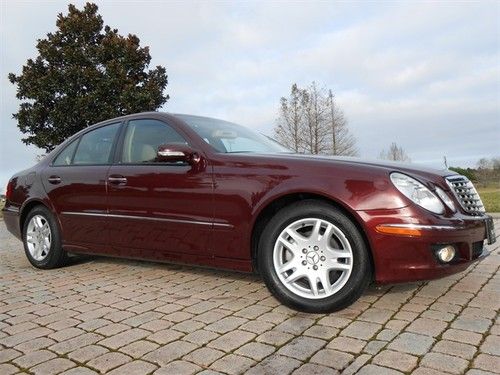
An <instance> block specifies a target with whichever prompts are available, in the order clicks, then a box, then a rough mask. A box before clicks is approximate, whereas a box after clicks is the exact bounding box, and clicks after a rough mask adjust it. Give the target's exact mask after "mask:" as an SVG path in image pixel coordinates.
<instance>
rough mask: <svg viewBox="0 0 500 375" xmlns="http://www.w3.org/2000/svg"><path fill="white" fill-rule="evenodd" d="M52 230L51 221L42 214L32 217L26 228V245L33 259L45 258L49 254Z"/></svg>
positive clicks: (40, 259)
mask: <svg viewBox="0 0 500 375" xmlns="http://www.w3.org/2000/svg"><path fill="white" fill-rule="evenodd" d="M51 241H52V232H51V230H50V225H49V222H48V221H47V219H46V218H45V217H43V216H42V215H35V216H33V217H32V218H31V220H30V221H29V223H28V228H27V229H26V245H27V246H28V251H29V252H30V255H31V256H32V258H33V259H35V260H36V261H42V260H44V259H45V258H46V257H47V255H49V250H50V244H51Z"/></svg>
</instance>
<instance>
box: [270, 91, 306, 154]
mask: <svg viewBox="0 0 500 375" xmlns="http://www.w3.org/2000/svg"><path fill="white" fill-rule="evenodd" d="M280 104H281V105H280V117H279V119H278V125H277V127H276V128H275V129H274V131H275V134H276V138H277V139H278V140H279V141H280V142H281V143H282V144H283V145H284V146H286V147H288V148H289V149H291V150H294V151H295V152H301V151H303V147H302V132H303V124H304V93H303V92H302V90H300V89H299V88H298V87H297V84H295V83H294V84H293V85H292V91H291V94H290V98H285V97H282V98H281V100H280Z"/></svg>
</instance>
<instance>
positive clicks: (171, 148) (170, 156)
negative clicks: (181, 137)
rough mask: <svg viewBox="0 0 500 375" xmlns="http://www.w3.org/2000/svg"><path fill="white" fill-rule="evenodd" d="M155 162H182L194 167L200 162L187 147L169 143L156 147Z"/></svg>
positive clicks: (196, 155)
mask: <svg viewBox="0 0 500 375" xmlns="http://www.w3.org/2000/svg"><path fill="white" fill-rule="evenodd" d="M156 160H157V161H159V162H165V163H175V162H184V163H188V164H191V165H195V164H198V163H199V162H200V160H201V157H200V154H198V153H197V152H196V151H195V150H193V149H192V148H191V147H189V146H188V145H185V144H177V143H170V144H165V145H160V146H159V147H158V152H157V153H156Z"/></svg>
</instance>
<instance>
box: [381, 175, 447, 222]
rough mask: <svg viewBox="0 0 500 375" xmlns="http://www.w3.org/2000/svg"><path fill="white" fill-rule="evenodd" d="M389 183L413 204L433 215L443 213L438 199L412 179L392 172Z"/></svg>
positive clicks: (442, 207)
mask: <svg viewBox="0 0 500 375" xmlns="http://www.w3.org/2000/svg"><path fill="white" fill-rule="evenodd" d="M391 181H392V183H393V184H394V186H396V188H397V189H398V190H399V191H400V192H401V193H402V194H403V195H404V196H405V197H407V198H408V199H410V200H411V201H413V202H414V203H416V204H418V205H419V206H421V207H423V208H425V209H426V210H429V211H431V212H434V213H435V214H442V213H444V206H443V204H442V203H441V201H440V200H439V199H438V197H436V196H435V195H434V194H433V193H432V191H430V190H429V189H427V188H426V187H425V186H424V185H422V184H421V183H420V182H418V181H417V180H415V179H414V178H412V177H410V176H407V175H405V174H402V173H397V172H394V173H391Z"/></svg>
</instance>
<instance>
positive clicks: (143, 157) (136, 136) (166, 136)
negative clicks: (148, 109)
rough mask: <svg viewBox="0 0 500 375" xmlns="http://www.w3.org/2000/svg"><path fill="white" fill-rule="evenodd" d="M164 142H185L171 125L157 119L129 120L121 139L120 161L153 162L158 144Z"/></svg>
mask: <svg viewBox="0 0 500 375" xmlns="http://www.w3.org/2000/svg"><path fill="white" fill-rule="evenodd" d="M166 143H181V144H187V142H186V140H185V139H184V138H183V137H182V136H181V135H180V134H179V133H177V132H176V131H175V130H174V129H173V128H172V127H170V126H169V125H167V124H165V123H164V122H162V121H158V120H146V119H145V120H131V121H130V122H129V123H128V126H127V130H126V132H125V137H124V139H123V150H122V157H121V162H122V163H125V164H130V163H132V164H137V163H154V162H156V153H157V151H158V146H160V145H162V144H166Z"/></svg>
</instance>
